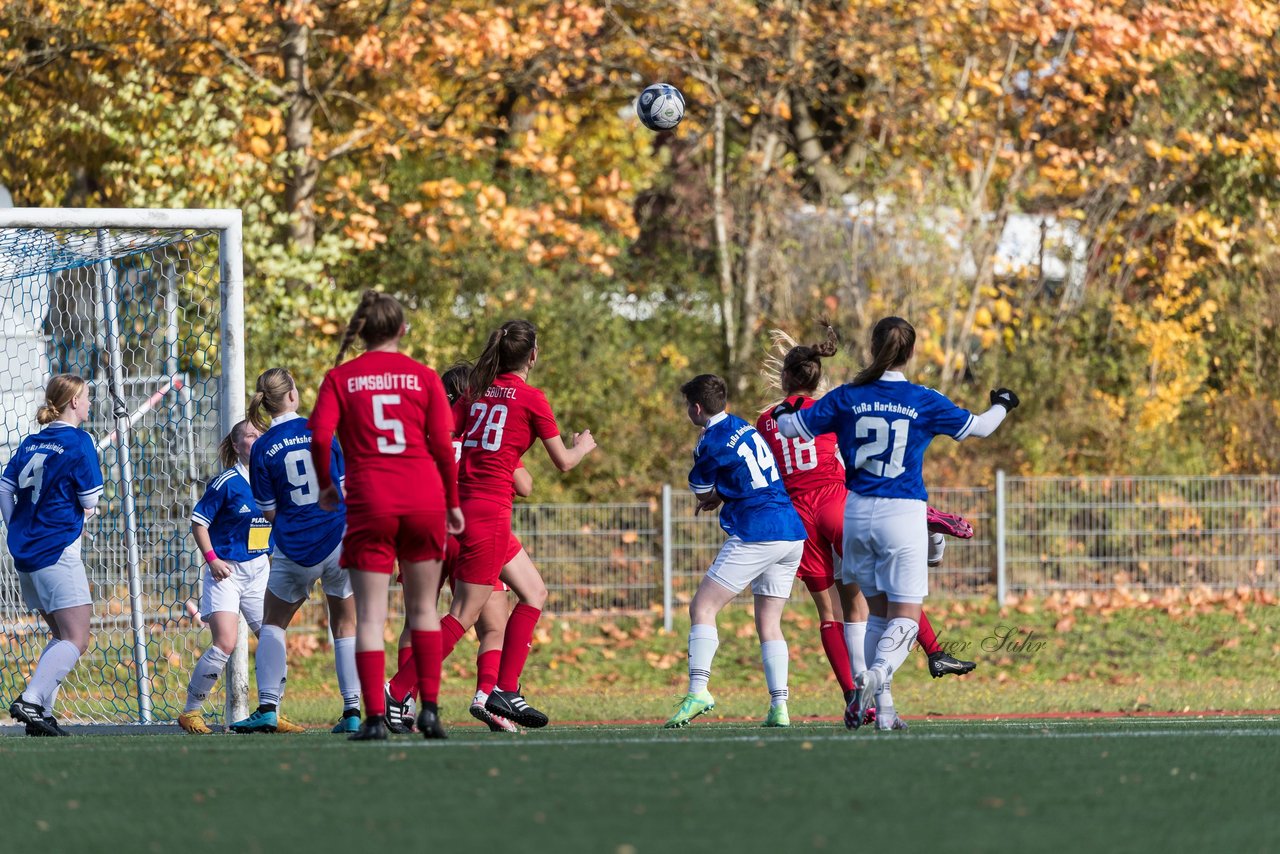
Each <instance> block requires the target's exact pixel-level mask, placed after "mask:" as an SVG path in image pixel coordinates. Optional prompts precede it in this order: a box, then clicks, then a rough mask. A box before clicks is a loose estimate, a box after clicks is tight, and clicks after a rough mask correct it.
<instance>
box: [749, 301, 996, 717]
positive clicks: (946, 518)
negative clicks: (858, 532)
mask: <svg viewBox="0 0 1280 854" xmlns="http://www.w3.org/2000/svg"><path fill="white" fill-rule="evenodd" d="M822 325H823V326H824V328H825V329H826V333H827V334H826V338H825V340H824V341H822V342H821V343H819V344H813V345H809V346H803V345H797V344H796V342H795V340H794V339H792V338H791V337H790V336H789V335H787V334H786V333H784V332H781V331H776V330H775V332H774V333H773V337H774V344H775V347H776V349H777V350H779V351H781V358H776V357H771V358H770V359H769V360H768V361H767V362H766V366H765V373H766V375H772V376H774V377H776V380H775V384H776V386H777V387H778V388H780V389H781V391H782V393H783V395H784V399H785V400H784V402H786V403H788V404H793V405H794V406H795V408H796V409H808V408H809V407H811V406H813V404H814V403H815V398H814V397H813V395H814V394H817V393H819V392H820V390H823V389H822V386H823V376H822V359H823V358H826V357H829V356H833V355H835V353H836V349H837V347H838V346H839V339H838V337H837V335H836V333H835V330H834V329H833V328H832V327H831V326H830V324H827V323H825V322H823V323H822ZM772 409H773V406H770V407H769V408H768V409H766V410H765V412H763V413H762V414H761V415H760V417H759V419H758V420H757V421H756V430H757V431H759V433H760V434H761V435H762V436H764V438H765V441H766V443H768V445H769V450H770V451H772V452H773V456H774V459H775V460H777V461H778V463H779V464H780V469H781V472H782V482H783V485H784V486H786V488H787V493H788V494H789V495H790V496H791V502H792V504H793V505H794V506H795V508H796V510H797V511H798V512H799V513H800V518H801V519H802V520H803V521H804V525H805V528H806V530H807V531H808V533H809V539H808V541H806V543H805V551H804V555H803V556H802V557H801V559H800V569H799V571H798V573H797V576H798V577H799V578H800V580H801V581H803V582H804V584H805V586H806V587H807V588H809V592H810V594H811V595H812V596H813V601H814V605H816V606H817V609H818V619H819V621H820V628H819V631H820V634H821V639H822V648H823V651H825V652H826V654H827V660H828V661H829V662H830V663H831V669H832V671H833V672H834V673H835V676H836V681H837V682H839V684H840V689H841V691H842V692H843V694H844V699H845V703H846V704H847V703H848V701H849V699H850V698H851V696H852V692H853V676H854V674H856V673H860V672H862V670H863V669H865V668H866V660H865V659H866V653H865V649H864V639H865V637H866V632H867V620H868V618H869V611H868V608H867V600H866V597H864V596H863V595H862V591H861V590H859V589H858V585H857V584H854V583H843V582H842V581H841V580H840V578H838V577H837V576H838V573H837V572H836V571H835V570H836V565H835V564H836V559H837V558H838V557H840V555H841V552H842V550H843V539H844V508H845V499H846V497H847V495H848V489H847V488H846V487H845V469H844V463H843V462H842V460H841V458H840V454H839V451H838V449H837V447H836V437H835V434H834V433H827V434H823V435H821V436H817V437H815V438H814V439H813V440H811V441H807V442H806V441H804V440H802V439H798V438H794V439H793V438H787V437H785V436H783V435H782V434H781V433H779V432H778V426H777V423H776V422H775V421H774V419H773V416H772V415H771V411H772ZM929 520H930V527H929V530H930V532H931V539H930V549H929V565H930V566H937V565H938V564H939V563H941V561H942V551H943V542H942V540H941V535H942V534H943V533H946V534H950V535H951V536H956V537H961V538H967V537H972V536H973V528H972V526H970V525H969V524H968V522H966V521H965V520H964V519H962V518H961V517H959V516H956V515H954V514H950V513H942V512H940V511H937V510H935V509H934V508H932V507H930V508H929ZM837 608H839V613H841V614H842V616H843V625H842V624H841V622H840V621H838V620H837V619H836V616H835V615H836V613H837V610H836V609H837ZM920 626H921V628H920V635H919V637H918V640H919V642H920V645H921V647H922V648H923V649H924V651H925V653H926V654H927V655H928V658H929V672H930V674H931V675H932V676H933V677H934V678H937V677H939V676H945V675H947V674H949V673H956V674H964V673H968V672H969V671H970V670H973V668H974V667H975V666H976V665H975V664H974V662H971V661H960V660H958V659H956V658H953V657H952V656H951V655H949V654H948V653H947V652H946V650H944V649H943V648H942V646H941V645H940V644H939V643H938V639H937V635H936V634H935V633H934V631H933V627H932V626H931V625H929V622H928V618H927V617H925V616H924V615H923V613H922V614H921V620H920ZM926 626H928V629H927V630H926V628H925V627H926Z"/></svg>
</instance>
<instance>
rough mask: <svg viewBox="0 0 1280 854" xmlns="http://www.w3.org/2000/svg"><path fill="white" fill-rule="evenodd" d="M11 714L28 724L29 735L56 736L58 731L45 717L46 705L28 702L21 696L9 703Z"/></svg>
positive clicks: (15, 718) (17, 719)
mask: <svg viewBox="0 0 1280 854" xmlns="http://www.w3.org/2000/svg"><path fill="white" fill-rule="evenodd" d="M9 715H10V716H11V717H13V719H14V720H16V721H22V722H23V723H24V724H26V725H27V735H33V736H41V737H48V736H56V735H58V731H57V730H56V729H55V728H54V727H52V726H50V725H49V722H48V721H47V720H46V719H45V713H44V707H43V706H38V705H36V704H35V703H28V702H27V701H26V700H24V699H22V697H21V696H19V697H18V699H16V700H14V701H13V703H11V704H10V705H9Z"/></svg>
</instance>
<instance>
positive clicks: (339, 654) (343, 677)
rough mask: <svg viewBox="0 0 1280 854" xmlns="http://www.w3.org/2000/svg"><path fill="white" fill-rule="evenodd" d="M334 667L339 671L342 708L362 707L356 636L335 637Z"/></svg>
mask: <svg viewBox="0 0 1280 854" xmlns="http://www.w3.org/2000/svg"><path fill="white" fill-rule="evenodd" d="M333 667H334V669H335V670H337V671H338V693H339V694H341V695H342V708H344V709H358V708H360V674H359V673H357V672H356V638H355V635H352V636H351V637H349V638H334V639H333Z"/></svg>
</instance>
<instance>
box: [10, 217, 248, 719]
mask: <svg viewBox="0 0 1280 854" xmlns="http://www.w3.org/2000/svg"><path fill="white" fill-rule="evenodd" d="M0 355H3V362H2V363H0V423H2V424H3V427H4V430H3V432H2V433H0V465H3V464H4V463H6V462H7V461H8V459H9V457H10V456H11V455H12V453H13V451H14V450H16V448H17V444H18V442H19V441H20V440H21V439H22V437H24V436H26V435H28V434H29V433H31V432H33V431H34V430H35V429H37V425H36V424H35V410H36V408H37V407H38V405H39V403H40V402H41V401H42V399H43V394H42V392H43V388H44V385H45V384H46V383H47V382H48V379H49V377H50V376H52V375H53V374H57V373H79V374H81V375H82V376H84V377H85V379H86V380H88V381H89V384H90V387H91V388H92V389H93V397H94V402H93V408H92V413H91V416H90V420H89V422H88V424H86V425H85V427H86V429H88V430H89V431H90V432H91V433H92V434H93V435H94V437H95V439H96V440H97V443H98V445H99V450H100V452H101V454H102V464H103V474H104V480H105V483H106V489H105V490H104V494H103V498H102V501H101V503H100V505H99V512H98V513H96V514H95V515H94V516H92V517H91V518H90V519H88V520H87V521H86V525H85V537H84V539H83V551H84V556H85V565H86V570H87V571H88V574H89V578H90V585H91V589H92V592H93V596H94V620H93V626H92V639H91V644H90V648H89V650H88V651H87V652H86V654H85V655H84V656H83V657H82V659H81V661H80V664H78V665H77V667H76V669H75V671H73V672H72V674H70V675H69V676H68V678H67V680H66V682H65V683H64V685H63V688H62V693H61V697H60V699H59V701H58V707H59V714H61V715H62V716H64V718H65V719H67V720H70V721H72V722H76V723H101V724H120V723H152V722H162V721H171V720H174V719H175V718H176V716H177V713H178V712H179V711H181V707H182V702H183V700H184V699H185V693H184V692H185V685H186V678H187V676H188V675H189V674H190V671H191V668H192V666H193V665H194V663H195V659H196V657H198V655H199V653H200V649H201V648H202V647H203V645H204V643H205V637H204V631H203V628H202V627H201V626H200V625H199V623H198V616H197V615H196V614H195V613H192V612H193V607H192V603H193V602H196V601H198V599H199V584H200V576H201V573H202V570H203V560H202V558H201V556H199V555H197V554H196V553H195V548H194V546H193V545H192V543H191V537H190V535H189V520H190V516H191V509H192V507H193V506H194V503H195V501H196V500H197V499H198V498H199V496H200V494H201V492H202V490H203V486H204V483H205V481H206V480H207V479H208V478H209V477H211V476H212V475H213V474H215V473H216V471H217V460H216V455H217V454H216V448H217V445H218V441H219V439H220V438H221V437H222V436H224V435H226V433H227V432H229V431H230V429H231V427H232V425H234V424H235V423H236V422H237V421H239V420H240V419H242V418H243V417H244V414H245V334H244V264H243V256H242V223H241V214H240V211H238V210H183V209H136V210H135V209H113V208H101V209H87V208H86V209H55V208H8V209H0ZM246 635H247V631H246V628H245V626H244V624H243V621H241V628H240V641H241V642H240V643H238V644H237V649H236V654H235V656H233V658H232V660H231V662H230V663H229V665H228V669H227V673H226V677H225V681H224V686H225V689H224V693H225V699H226V703H225V707H224V709H223V710H219V709H216V708H215V709H213V710H212V714H213V716H214V717H215V718H217V717H221V716H222V715H225V716H226V717H228V718H231V719H234V718H235V717H240V716H243V715H245V714H247V712H248V707H247V692H248V668H247V652H246V650H247V643H245V639H246ZM47 639H48V631H47V628H46V627H45V626H44V625H43V624H41V623H40V621H39V620H38V619H37V617H36V615H34V614H32V613H30V612H29V611H28V610H27V609H26V607H25V604H24V603H23V601H22V597H21V594H20V592H19V590H18V583H17V578H16V574H15V571H14V569H13V566H12V560H11V559H10V556H9V554H8V549H7V547H6V546H0V646H2V648H0V653H2V654H3V655H2V658H0V699H3V700H4V701H5V702H6V703H7V702H9V701H10V700H11V699H12V698H13V696H14V695H15V694H16V693H17V691H18V690H20V689H21V686H22V684H24V683H25V681H26V678H27V677H28V676H29V675H30V673H31V671H32V670H33V669H34V666H35V662H36V661H37V660H38V657H39V654H40V651H41V650H42V649H43V647H44V644H45V643H46V642H47ZM213 696H214V695H211V699H212V698H213ZM219 705H221V704H219Z"/></svg>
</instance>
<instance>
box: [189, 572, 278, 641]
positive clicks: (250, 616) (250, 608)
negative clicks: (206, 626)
mask: <svg viewBox="0 0 1280 854" xmlns="http://www.w3.org/2000/svg"><path fill="white" fill-rule="evenodd" d="M226 563H227V566H229V567H231V575H229V576H227V577H226V578H224V579H222V580H221V581H214V580H213V573H212V572H210V571H209V567H208V566H206V567H205V568H204V575H203V577H202V579H201V585H200V619H202V620H207V619H209V615H210V614H213V613H214V612H216V611H228V612H230V613H232V614H234V613H237V612H239V613H241V614H243V615H244V621H245V622H246V623H248V624H249V631H251V632H257V631H258V629H259V628H260V627H261V626H262V597H263V596H264V595H265V594H266V592H267V576H268V575H269V574H270V572H271V559H270V558H269V557H267V556H266V555H258V556H257V557H255V558H253V559H252V560H247V561H245V562H244V563H238V562H236V561H234V560H229V561H227V562H226Z"/></svg>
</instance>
